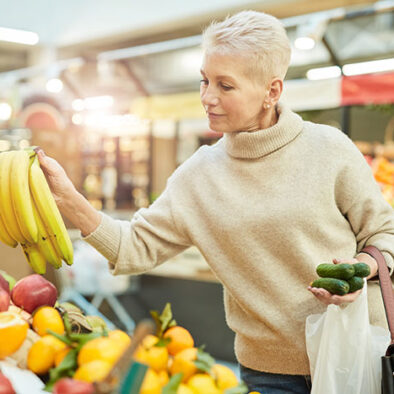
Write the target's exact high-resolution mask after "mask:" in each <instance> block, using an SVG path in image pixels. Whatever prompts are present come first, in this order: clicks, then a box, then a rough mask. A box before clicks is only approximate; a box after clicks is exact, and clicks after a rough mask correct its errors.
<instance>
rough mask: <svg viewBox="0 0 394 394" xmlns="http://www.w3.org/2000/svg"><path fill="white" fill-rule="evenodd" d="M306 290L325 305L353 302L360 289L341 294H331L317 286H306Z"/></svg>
mask: <svg viewBox="0 0 394 394" xmlns="http://www.w3.org/2000/svg"><path fill="white" fill-rule="evenodd" d="M308 290H309V291H310V292H311V293H312V294H313V295H314V296H315V297H316V298H317V299H318V300H319V301H321V302H322V303H323V304H325V305H330V304H334V305H341V304H344V303H349V302H353V301H355V300H356V298H357V297H358V296H359V295H360V293H361V291H362V290H357V291H355V292H354V293H349V294H345V295H343V296H339V295H336V294H331V293H330V292H328V291H327V290H325V289H321V288H318V287H311V286H308Z"/></svg>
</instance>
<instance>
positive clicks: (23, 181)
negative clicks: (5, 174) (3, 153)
mask: <svg viewBox="0 0 394 394" xmlns="http://www.w3.org/2000/svg"><path fill="white" fill-rule="evenodd" d="M11 153H13V156H12V161H11V172H10V176H11V182H10V192H11V199H12V206H13V208H14V213H15V216H16V220H17V222H18V225H19V228H20V230H21V232H22V234H23V236H24V237H25V239H26V240H27V241H28V242H29V243H36V242H37V239H38V229H37V224H36V221H35V219H34V214H33V207H32V201H31V197H30V189H29V166H30V159H29V154H28V153H27V151H24V150H19V151H13V152H11Z"/></svg>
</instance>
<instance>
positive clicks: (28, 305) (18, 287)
mask: <svg viewBox="0 0 394 394" xmlns="http://www.w3.org/2000/svg"><path fill="white" fill-rule="evenodd" d="M56 299H57V290H56V287H55V286H54V285H53V284H52V283H51V282H49V281H48V280H46V279H45V278H44V277H42V276H41V275H38V274H33V275H29V276H26V277H24V278H23V279H21V280H19V281H18V282H16V284H15V286H14V288H13V289H12V291H11V300H12V302H13V303H14V304H15V305H16V306H19V307H20V308H22V309H24V310H25V311H27V312H29V313H33V311H34V310H35V309H36V308H38V307H39V306H42V305H49V306H54V305H55V303H56Z"/></svg>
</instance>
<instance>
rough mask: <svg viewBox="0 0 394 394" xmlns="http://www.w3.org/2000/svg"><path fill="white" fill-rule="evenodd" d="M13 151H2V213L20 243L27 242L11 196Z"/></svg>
mask: <svg viewBox="0 0 394 394" xmlns="http://www.w3.org/2000/svg"><path fill="white" fill-rule="evenodd" d="M12 157H13V152H3V153H0V214H1V216H2V218H3V222H4V225H5V227H6V229H7V231H8V233H9V234H10V236H11V237H12V238H13V239H15V240H16V241H18V242H20V243H25V242H26V239H25V237H24V236H23V234H22V232H21V230H20V228H19V225H18V222H17V219H16V217H15V214H14V209H13V206H12V198H11V188H10V184H11V182H10V175H11V171H10V170H11V159H12Z"/></svg>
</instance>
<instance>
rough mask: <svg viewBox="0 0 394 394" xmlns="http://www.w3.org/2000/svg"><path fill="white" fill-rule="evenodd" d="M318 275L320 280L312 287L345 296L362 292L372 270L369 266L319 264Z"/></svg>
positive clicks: (363, 264) (357, 264)
mask: <svg viewBox="0 0 394 394" xmlns="http://www.w3.org/2000/svg"><path fill="white" fill-rule="evenodd" d="M316 273H317V274H318V275H319V276H320V278H318V279H316V280H314V281H313V282H312V283H311V287H319V288H323V289H326V290H327V291H329V292H330V293H331V294H337V295H345V294H347V293H353V292H355V291H357V290H360V289H362V288H363V286H364V279H363V278H366V277H367V276H368V275H369V274H370V273H371V270H370V268H369V265H368V264H365V263H356V264H345V263H344V264H319V265H318V266H317V267H316Z"/></svg>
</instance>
